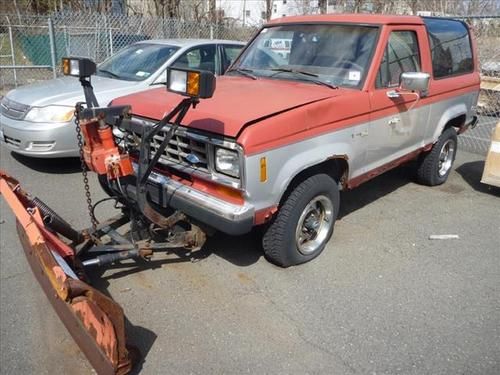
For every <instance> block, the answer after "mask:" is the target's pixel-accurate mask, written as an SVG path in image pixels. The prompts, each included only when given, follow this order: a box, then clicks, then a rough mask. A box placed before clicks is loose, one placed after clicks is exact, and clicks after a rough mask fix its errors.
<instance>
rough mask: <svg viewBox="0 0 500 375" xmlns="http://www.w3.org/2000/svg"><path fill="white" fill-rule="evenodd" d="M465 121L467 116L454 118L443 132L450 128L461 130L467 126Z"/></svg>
mask: <svg viewBox="0 0 500 375" xmlns="http://www.w3.org/2000/svg"><path fill="white" fill-rule="evenodd" d="M465 120H466V116H465V114H463V115H460V116H457V117H455V118H452V119H451V120H449V121H448V122H447V123H446V125H445V126H444V128H443V131H445V130H446V129H448V128H451V127H452V126H453V127H454V128H461V127H462V126H464V125H465Z"/></svg>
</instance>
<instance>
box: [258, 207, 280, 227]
mask: <svg viewBox="0 0 500 375" xmlns="http://www.w3.org/2000/svg"><path fill="white" fill-rule="evenodd" d="M277 211H278V207H277V206H272V207H266V208H263V209H261V210H258V211H256V212H255V214H254V219H253V222H254V224H255V225H260V224H264V223H266V222H268V221H269V220H270V219H271V218H272V217H273V215H274V214H275V213H276V212H277Z"/></svg>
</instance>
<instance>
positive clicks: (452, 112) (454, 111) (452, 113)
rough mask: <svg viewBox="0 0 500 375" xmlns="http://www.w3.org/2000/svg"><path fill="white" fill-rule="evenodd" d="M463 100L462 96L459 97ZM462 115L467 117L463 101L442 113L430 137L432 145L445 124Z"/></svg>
mask: <svg viewBox="0 0 500 375" xmlns="http://www.w3.org/2000/svg"><path fill="white" fill-rule="evenodd" d="M463 98H464V97H463V96H462V97H460V100H463ZM462 115H467V106H466V103H465V102H464V101H461V102H460V103H457V104H455V105H453V106H452V107H449V108H448V109H446V110H445V111H444V112H443V114H442V115H441V118H440V120H439V122H438V125H437V126H436V128H435V130H434V134H433V135H432V143H435V142H436V141H437V140H438V138H439V136H440V135H441V133H442V132H443V130H444V127H445V126H446V124H447V123H448V122H449V121H450V120H453V119H454V118H457V117H459V116H462ZM431 121H432V120H431ZM426 143H429V142H426Z"/></svg>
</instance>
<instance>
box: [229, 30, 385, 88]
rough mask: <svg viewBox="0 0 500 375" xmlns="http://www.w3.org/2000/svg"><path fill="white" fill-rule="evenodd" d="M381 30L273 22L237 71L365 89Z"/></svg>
mask: <svg viewBox="0 0 500 375" xmlns="http://www.w3.org/2000/svg"><path fill="white" fill-rule="evenodd" d="M377 33H378V28H377V27H372V26H360V25H340V24H313V25H301V24H296V25H293V24H292V25H283V26H274V27H267V28H264V29H262V30H261V31H260V33H259V35H258V36H257V37H256V38H255V39H254V40H253V42H252V43H251V44H250V46H249V47H248V48H247V49H246V51H245V52H244V53H243V54H242V56H241V57H240V59H239V60H238V62H237V64H236V65H235V66H234V67H233V69H232V70H234V72H233V74H237V73H242V72H243V71H245V72H247V73H248V72H251V73H252V74H253V75H254V76H255V77H273V78H277V79H290V80H301V81H307V80H310V81H315V82H316V83H317V81H321V82H323V83H325V84H329V85H332V86H344V87H356V88H359V87H360V86H361V85H362V83H363V80H364V77H365V75H366V72H367V71H368V68H369V66H370V61H371V56H372V52H373V49H374V47H375V42H376V38H377ZM238 69H239V70H240V71H239V72H238Z"/></svg>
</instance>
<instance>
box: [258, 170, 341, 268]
mask: <svg viewBox="0 0 500 375" xmlns="http://www.w3.org/2000/svg"><path fill="white" fill-rule="evenodd" d="M339 201H340V198H339V189H338V185H337V183H336V182H335V180H333V179H332V178H331V177H330V176H328V175H326V174H318V175H314V176H311V177H309V178H307V179H305V180H304V181H302V182H301V183H300V184H299V185H297V186H296V187H295V188H294V189H293V190H292V191H291V193H290V194H289V195H288V197H287V198H286V199H285V201H284V202H283V204H282V206H281V207H280V210H279V211H278V214H277V215H276V217H275V218H274V219H273V221H272V222H271V224H270V225H269V227H268V228H267V230H266V232H265V233H264V236H263V238H262V245H263V248H264V254H265V256H266V258H267V259H268V260H269V261H270V262H272V263H274V264H276V265H278V266H281V267H289V266H293V265H297V264H301V263H305V262H308V261H310V260H312V259H314V258H316V257H317V256H318V255H319V254H321V252H322V251H323V249H324V248H325V246H326V244H327V242H328V240H329V239H330V237H331V236H332V233H333V227H334V223H335V220H336V219H337V215H338V210H339Z"/></svg>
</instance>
